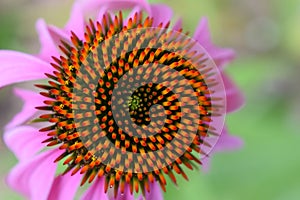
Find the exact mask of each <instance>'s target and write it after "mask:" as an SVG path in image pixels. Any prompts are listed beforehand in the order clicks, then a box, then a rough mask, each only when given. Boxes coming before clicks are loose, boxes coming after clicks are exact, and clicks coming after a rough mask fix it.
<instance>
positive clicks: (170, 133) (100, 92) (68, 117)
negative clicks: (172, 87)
mask: <svg viewBox="0 0 300 200" xmlns="http://www.w3.org/2000/svg"><path fill="white" fill-rule="evenodd" d="M151 26H152V19H151V18H149V17H148V18H146V19H143V17H142V14H141V13H136V14H135V16H134V17H133V18H130V19H129V21H128V23H127V25H126V26H124V25H123V18H122V13H121V12H120V13H119V15H118V16H115V18H112V17H111V15H110V14H106V15H104V16H103V20H102V21H101V22H97V23H96V24H94V22H92V21H90V24H89V26H87V27H86V33H85V35H84V36H85V38H84V39H85V40H84V41H81V40H80V39H79V38H78V37H77V36H76V35H75V34H74V33H72V37H71V41H72V43H73V45H70V44H68V43H66V42H62V46H60V49H61V51H62V52H63V53H64V54H65V57H64V56H61V57H60V58H53V59H54V61H55V63H52V66H53V67H54V69H55V70H56V71H54V72H53V74H46V75H47V77H48V78H50V79H52V80H50V81H49V82H48V83H49V84H48V85H37V87H39V88H42V89H45V90H47V91H46V92H41V94H42V95H43V96H46V97H48V98H50V99H52V100H47V101H45V102H44V103H45V104H46V105H45V106H41V107H37V109H40V110H47V111H50V112H51V113H49V114H44V115H42V116H40V119H41V120H44V121H49V122H51V123H53V125H51V126H49V127H45V128H43V129H41V130H40V131H42V132H48V136H49V138H48V139H47V140H45V141H44V142H45V143H48V146H53V145H57V144H60V147H59V149H62V150H64V152H63V153H62V154H61V156H59V157H58V158H57V159H56V162H58V161H60V160H63V161H64V162H63V163H64V164H65V165H67V167H66V170H65V172H64V173H67V172H69V171H70V170H72V175H73V174H75V173H77V172H79V173H81V174H84V175H83V179H82V183H81V184H84V183H85V182H86V181H88V182H92V181H93V180H94V178H95V177H103V176H105V177H106V179H105V180H106V181H105V186H104V187H105V191H107V190H108V188H109V187H114V192H115V195H116V194H117V192H118V190H120V191H121V192H124V189H125V184H129V185H130V191H131V193H132V192H133V191H136V192H138V191H139V188H140V189H141V190H142V192H143V193H144V192H145V191H150V187H149V182H154V181H158V182H159V184H160V185H161V188H162V189H163V190H164V191H165V185H166V179H165V175H168V176H169V177H170V178H171V180H172V181H173V182H174V183H175V184H176V178H175V176H174V174H173V172H174V171H175V172H176V173H177V174H181V175H182V176H183V177H184V178H185V179H188V178H187V176H186V174H185V172H184V171H183V169H182V167H181V165H182V164H184V165H185V166H186V167H188V168H190V169H193V167H192V165H193V163H192V162H193V161H194V162H196V163H199V164H200V161H199V159H198V158H196V157H195V156H194V155H193V154H192V152H197V153H202V152H201V151H200V148H199V145H200V144H203V138H204V137H205V136H207V133H208V128H209V125H208V124H209V122H210V120H211V118H210V115H211V110H212V107H211V100H210V98H209V97H208V96H209V94H210V91H209V90H208V87H207V85H206V84H205V82H204V79H203V77H202V76H201V74H199V72H198V71H197V70H195V68H193V65H192V64H191V63H190V62H189V60H187V59H185V58H182V57H180V56H178V54H176V53H171V52H167V51H164V50H163V49H152V48H151V41H150V42H149V48H146V49H142V50H140V51H132V52H129V53H128V52H126V47H124V46H123V50H124V53H121V55H122V56H121V59H120V58H114V55H115V53H114V51H119V50H120V49H119V48H121V47H120V46H118V44H114V46H110V45H112V44H106V45H108V46H109V47H110V49H112V52H111V57H109V55H108V54H105V51H106V48H102V49H101V48H100V47H101V45H104V43H105V41H106V40H107V39H109V38H111V37H112V36H113V35H115V34H119V33H121V32H124V33H126V31H127V30H133V29H135V28H137V29H136V30H138V29H139V28H148V27H151ZM168 26H169V24H166V25H164V24H162V23H161V24H160V25H159V27H160V28H168ZM136 33H137V34H139V33H138V31H137V32H136ZM139 36H140V37H142V36H143V37H145V38H147V34H146V33H145V32H144V33H141V35H139ZM123 38H124V40H126V39H127V42H124V45H135V46H137V47H138V46H139V45H140V44H138V42H139V41H140V40H133V39H132V38H131V39H130V38H129V37H128V36H126V34H125V35H124V37H123ZM145 40H146V39H145ZM161 45H162V46H163V45H168V44H161ZM176 45H177V46H179V47H182V49H184V48H186V46H185V45H187V43H184V42H182V41H181V43H178V44H176ZM108 46H106V47H108ZM98 47H99V48H100V49H101V50H102V53H101V55H99V54H98V53H97V48H98ZM91 52H92V54H91ZM91 55H96V56H92V57H91ZM100 56H101V57H102V58H103V60H104V61H105V60H106V61H107V62H108V61H110V62H108V63H104V65H105V66H109V67H108V68H107V70H105V71H103V70H101V67H100V66H98V65H100V64H99V63H100V62H97V61H99V57H100ZM199 59H200V58H199ZM149 63H155V64H163V65H169V66H171V67H172V68H173V69H175V70H177V71H179V72H180V73H181V74H182V75H183V76H185V78H187V79H189V82H190V83H191V86H192V87H193V88H194V89H195V92H196V93H197V96H198V97H197V98H198V102H199V110H200V113H199V116H198V117H199V119H200V121H201V123H200V124H199V126H198V132H197V136H196V137H195V138H194V140H193V142H192V143H191V144H190V145H189V147H188V148H187V149H185V150H184V151H183V150H182V149H180V146H181V144H180V141H176V142H177V143H176V142H175V144H178V147H176V149H174V151H173V152H171V154H174V155H175V156H177V158H176V159H175V161H174V162H172V163H171V164H170V165H169V166H165V167H163V168H159V167H157V168H156V170H154V171H149V172H148V171H147V169H146V170H144V172H139V173H135V172H133V171H130V170H129V171H126V172H125V171H121V170H115V169H114V168H113V167H112V166H108V165H106V164H104V163H103V162H102V161H103V159H105V158H106V157H108V156H110V157H113V158H114V159H115V160H114V161H115V162H120V158H119V157H120V156H119V155H115V154H114V152H113V150H112V149H105V147H106V142H105V140H104V142H103V143H101V142H100V141H103V140H100V138H102V137H105V138H107V139H108V140H109V141H111V142H113V143H114V144H115V146H116V147H117V148H121V149H122V150H124V152H126V151H130V152H148V153H151V151H153V152H155V150H157V149H161V148H162V147H163V146H164V145H165V144H166V143H168V142H169V141H171V140H173V139H174V136H175V134H176V131H177V130H178V127H177V126H176V124H177V123H179V122H180V117H181V116H180V102H178V100H176V95H175V94H174V93H172V92H171V91H169V90H168V89H167V88H164V87H163V86H161V85H159V84H158V85H157V84H156V85H155V84H146V85H144V86H143V87H140V88H139V89H138V90H137V91H136V92H135V94H134V95H136V96H138V98H136V97H135V98H136V99H135V100H137V101H136V102H133V101H128V100H124V101H125V104H126V105H127V106H129V107H130V109H129V110H130V114H131V117H132V118H133V120H134V121H136V123H137V124H140V125H145V124H147V122H149V121H150V118H149V108H150V106H151V105H154V104H156V103H161V104H163V105H164V109H165V110H166V112H167V113H168V114H169V117H168V118H167V120H166V121H165V122H164V123H165V124H166V125H165V126H164V127H163V130H162V132H161V133H160V134H156V135H153V136H150V137H142V139H140V138H137V137H135V136H130V135H127V134H126V133H124V132H122V131H118V130H116V129H117V127H116V126H117V125H116V123H115V122H114V121H112V120H111V119H112V112H111V110H110V109H109V107H110V106H111V105H110V104H111V99H110V96H111V95H112V91H113V87H114V84H116V83H117V82H118V80H119V79H120V78H121V77H122V75H123V74H125V73H126V72H128V70H129V69H131V68H134V67H137V66H138V65H142V64H149ZM91 64H93V65H94V66H93V67H92V65H91ZM81 67H85V68H86V71H87V72H89V74H88V75H87V76H86V75H83V74H80V68H81ZM95 69H97V70H98V71H95ZM97 73H99V74H98V75H97ZM99 75H100V77H104V76H105V79H104V78H102V79H100V80H99V81H98V85H93V84H90V80H91V79H95V78H98V76H99ZM78 77H79V78H81V79H82V80H83V82H85V84H86V85H85V86H82V85H78V84H76V78H78ZM74 88H77V89H78V90H81V91H82V92H83V93H86V94H88V93H90V94H91V95H93V97H94V99H93V98H84V99H80V97H79V96H76V95H74V93H73V89H74ZM95 91H96V92H95ZM144 94H147V95H148V96H147V98H143V97H144V96H143V95H144ZM74 101H76V102H82V103H79V104H78V103H77V104H74V103H73V102H74ZM132 103H134V106H132V105H131V104H132ZM144 104H146V105H148V106H147V108H146V107H145V105H144ZM76 105H78V106H79V107H77V108H75V107H74V106H76ZM140 106H142V108H140ZM138 108H140V109H141V110H139V109H138ZM74 110H77V111H78V112H76V114H75V113H74ZM94 111H95V114H96V115H97V118H96V119H91V118H90V117H91V116H93V113H92V112H94ZM143 113H144V114H143ZM75 115H76V116H75ZM74 118H76V119H80V124H76V122H75V120H74ZM94 124H98V125H100V127H101V128H103V129H105V130H106V132H105V133H104V134H103V132H101V133H99V132H97V131H99V130H98V129H97V126H93V125H94ZM78 126H82V127H89V128H88V129H87V130H86V131H84V132H78V131H77V129H76V127H78ZM89 130H91V131H89ZM108 140H107V141H108ZM153 155H155V154H153ZM174 155H163V156H162V158H160V159H169V157H173V156H174ZM101 159H102V160H101ZM152 159H153V160H152V161H153V162H154V163H153V162H152V161H151V160H147V163H148V164H149V163H151V164H152V165H154V164H157V161H158V162H159V159H157V160H155V159H156V158H155V157H153V158H152ZM154 160H155V161H154ZM129 162H130V159H128V160H126V161H124V165H129ZM142 163H143V161H141V162H139V163H134V164H137V165H140V168H141V169H142V170H143V169H144V167H145V166H144V165H143V164H142ZM124 167H128V166H124Z"/></svg>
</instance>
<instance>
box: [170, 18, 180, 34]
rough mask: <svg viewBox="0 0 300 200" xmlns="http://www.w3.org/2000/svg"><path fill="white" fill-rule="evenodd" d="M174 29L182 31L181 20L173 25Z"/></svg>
mask: <svg viewBox="0 0 300 200" xmlns="http://www.w3.org/2000/svg"><path fill="white" fill-rule="evenodd" d="M172 29H173V30H174V31H179V30H180V29H182V19H181V18H180V19H178V20H177V21H176V23H175V24H174V25H173V27H172Z"/></svg>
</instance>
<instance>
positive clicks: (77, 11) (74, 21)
mask: <svg viewBox="0 0 300 200" xmlns="http://www.w3.org/2000/svg"><path fill="white" fill-rule="evenodd" d="M84 20H85V19H84V15H83V11H82V8H81V5H80V4H79V3H78V2H75V3H74V4H73V7H72V10H71V16H70V18H69V21H68V22H67V24H66V26H65V28H64V30H65V31H66V33H68V34H69V33H71V31H73V32H74V33H75V34H76V35H77V36H78V37H79V39H83V38H84V32H85V30H84V28H85V27H84V25H85V22H84Z"/></svg>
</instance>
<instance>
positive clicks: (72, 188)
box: [47, 173, 82, 200]
mask: <svg viewBox="0 0 300 200" xmlns="http://www.w3.org/2000/svg"><path fill="white" fill-rule="evenodd" d="M81 178H82V175H81V174H80V173H77V174H75V175H74V176H71V174H70V173H68V174H65V175H60V176H57V177H56V178H55V180H54V182H53V184H52V188H51V190H50V193H49V196H48V198H47V199H49V200H52V199H55V200H68V199H74V197H75V195H76V192H77V190H78V187H79V185H80V182H81Z"/></svg>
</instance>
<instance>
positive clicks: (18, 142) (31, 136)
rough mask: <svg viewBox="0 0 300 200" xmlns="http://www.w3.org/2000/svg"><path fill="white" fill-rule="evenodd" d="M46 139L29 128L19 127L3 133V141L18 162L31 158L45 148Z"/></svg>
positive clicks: (35, 130)
mask: <svg viewBox="0 0 300 200" xmlns="http://www.w3.org/2000/svg"><path fill="white" fill-rule="evenodd" d="M46 138H47V137H46V136H45V135H44V134H42V133H40V132H39V131H38V130H37V129H36V128H34V127H31V126H19V127H17V128H14V129H11V130H9V131H6V132H5V133H4V141H5V143H6V145H7V146H8V147H9V148H10V149H11V151H12V152H14V154H15V155H16V157H17V158H18V159H19V160H26V159H28V158H31V157H32V156H33V155H35V154H36V153H37V152H39V151H40V150H41V149H43V148H44V147H45V145H44V144H42V141H43V140H45V139H46Z"/></svg>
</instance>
